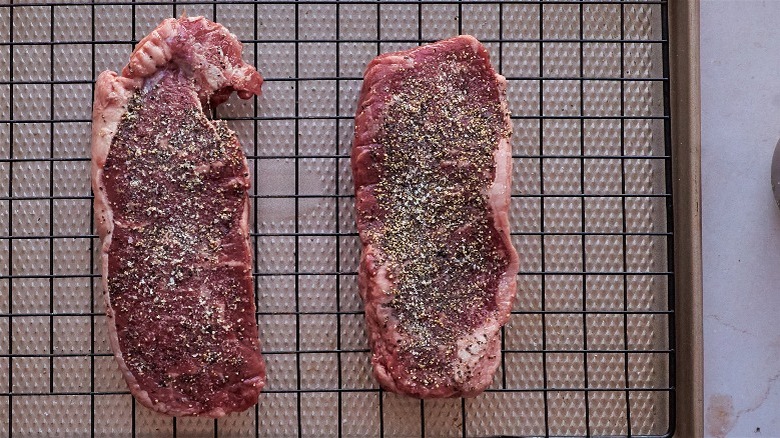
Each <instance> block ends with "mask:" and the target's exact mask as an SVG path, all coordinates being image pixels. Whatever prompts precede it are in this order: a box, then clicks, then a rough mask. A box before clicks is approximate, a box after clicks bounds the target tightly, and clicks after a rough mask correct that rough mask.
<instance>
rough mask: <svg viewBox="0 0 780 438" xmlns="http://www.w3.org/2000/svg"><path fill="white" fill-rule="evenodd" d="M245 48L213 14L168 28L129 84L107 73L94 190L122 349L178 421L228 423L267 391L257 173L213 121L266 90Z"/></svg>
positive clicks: (97, 113)
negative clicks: (215, 108) (251, 195)
mask: <svg viewBox="0 0 780 438" xmlns="http://www.w3.org/2000/svg"><path fill="white" fill-rule="evenodd" d="M261 85H262V78H261V77H260V74H259V73H258V72H257V71H256V70H255V69H254V68H253V67H251V66H249V65H247V64H245V63H244V62H243V61H242V60H241V43H240V42H239V41H238V40H237V39H236V38H235V37H234V36H233V35H232V34H230V33H229V32H228V31H227V30H226V29H225V28H224V27H222V26H221V25H219V24H216V23H212V22H210V21H208V20H206V19H205V18H203V17H196V18H187V17H183V18H180V19H178V20H176V19H168V20H165V21H164V22H163V23H162V24H161V25H160V26H159V27H158V28H157V29H155V30H154V31H153V32H152V33H151V34H150V35H149V36H147V37H146V38H144V39H143V40H142V41H141V42H140V43H139V44H138V46H137V47H136V49H135V51H134V52H133V54H132V56H131V59H130V63H129V64H128V66H127V67H125V69H124V71H123V73H122V75H121V76H119V75H117V74H116V73H114V72H110V71H107V72H103V73H102V74H101V75H100V77H99V78H98V81H97V84H96V88H95V104H94V108H93V116H92V122H93V125H92V187H93V191H94V194H95V217H96V219H97V228H98V232H99V234H100V237H101V267H102V273H103V288H104V294H105V295H104V296H105V302H106V316H107V318H108V325H109V334H110V342H111V347H112V349H113V351H114V356H115V357H116V360H117V362H118V363H119V368H120V369H121V371H122V374H123V375H124V378H125V380H126V381H127V384H128V386H129V388H130V391H131V392H132V393H133V395H134V396H135V398H136V399H137V400H138V401H139V402H140V403H141V404H143V405H144V406H146V407H148V408H150V409H153V410H155V411H157V412H160V413H164V414H168V415H176V416H180V415H199V416H206V417H221V416H223V415H225V414H227V413H230V412H236V411H242V410H244V409H246V408H248V407H250V406H252V405H254V404H255V403H256V402H257V397H258V394H259V393H260V391H261V389H262V387H263V385H264V383H265V364H264V362H263V358H262V356H261V355H260V343H259V340H258V331H257V323H256V320H255V299H254V288H253V282H252V272H251V270H252V265H251V257H252V256H251V248H250V246H249V227H248V220H249V205H248V199H247V190H248V188H249V172H248V168H247V162H246V157H245V156H244V153H243V151H242V149H241V145H240V144H239V143H238V139H237V138H236V136H235V134H234V133H233V132H232V131H231V130H230V129H228V127H227V125H226V124H225V123H224V122H222V121H212V120H209V119H208V118H207V117H206V115H205V114H204V105H206V104H211V105H216V104H218V103H220V102H222V101H224V100H225V99H227V97H228V96H229V94H230V92H231V91H233V90H236V91H238V92H239V95H240V96H241V97H244V98H248V97H250V96H252V95H255V94H259V93H260V87H261Z"/></svg>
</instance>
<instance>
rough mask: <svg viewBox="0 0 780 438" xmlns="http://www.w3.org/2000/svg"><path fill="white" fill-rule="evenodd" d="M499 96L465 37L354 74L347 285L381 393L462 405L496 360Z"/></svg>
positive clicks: (502, 231)
mask: <svg viewBox="0 0 780 438" xmlns="http://www.w3.org/2000/svg"><path fill="white" fill-rule="evenodd" d="M505 94H506V80H505V79H504V78H503V77H502V76H500V75H498V74H496V72H495V70H494V69H493V67H492V66H491V64H490V59H489V55H488V53H487V50H486V49H485V48H484V47H483V46H482V44H480V43H479V41H477V40H476V39H475V38H473V37H471V36H468V35H463V36H459V37H456V38H452V39H449V40H444V41H439V42H437V43H434V44H429V45H425V46H421V47H418V48H414V49H411V50H407V51H402V52H397V53H390V54H384V55H380V56H378V57H376V58H375V59H374V60H373V61H371V63H370V64H369V65H368V67H367V68H366V72H365V76H364V82H363V87H362V90H361V93H360V99H359V103H358V109H357V114H356V117H355V139H354V144H353V148H352V156H351V160H352V172H353V177H354V182H355V196H356V215H357V227H358V232H359V235H360V241H361V243H362V254H361V259H360V266H359V269H358V284H359V290H360V294H361V297H362V299H363V302H364V306H365V316H366V323H367V327H368V335H369V343H370V346H371V351H372V364H373V370H374V375H375V377H376V379H377V380H378V381H379V383H380V385H381V386H382V387H383V388H384V389H386V390H389V391H393V392H396V393H401V394H406V395H410V396H413V397H419V398H437V397H458V396H463V397H471V396H475V395H477V394H479V393H481V392H482V391H483V390H484V389H485V388H486V387H487V386H488V385H489V384H490V382H491V381H492V379H493V374H494V372H495V370H496V368H497V366H498V364H499V362H500V328H501V326H502V325H503V324H505V323H506V321H507V319H508V318H509V314H510V310H511V308H512V305H513V302H514V297H515V288H516V275H517V272H518V267H519V261H518V256H517V252H516V251H515V249H514V247H513V246H512V242H511V240H510V235H509V221H508V210H509V199H510V180H511V167H512V156H511V147H510V144H509V137H510V136H511V131H512V125H511V120H510V117H509V110H508V107H507V102H506V97H505Z"/></svg>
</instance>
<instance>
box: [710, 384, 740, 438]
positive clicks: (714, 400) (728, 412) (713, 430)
mask: <svg viewBox="0 0 780 438" xmlns="http://www.w3.org/2000/svg"><path fill="white" fill-rule="evenodd" d="M735 421H736V416H735V414H734V401H733V400H732V398H731V396H730V395H726V394H713V395H712V396H710V402H709V404H708V406H707V432H708V433H709V434H711V435H712V436H714V437H716V438H723V437H725V436H726V435H727V434H728V433H729V432H730V431H731V429H732V428H733V427H734V423H735Z"/></svg>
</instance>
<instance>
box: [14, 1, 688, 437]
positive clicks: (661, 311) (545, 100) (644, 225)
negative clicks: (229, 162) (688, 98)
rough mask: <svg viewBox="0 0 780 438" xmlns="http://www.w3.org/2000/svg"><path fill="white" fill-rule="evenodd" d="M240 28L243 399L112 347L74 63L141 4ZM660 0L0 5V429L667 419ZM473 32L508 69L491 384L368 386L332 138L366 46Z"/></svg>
mask: <svg viewBox="0 0 780 438" xmlns="http://www.w3.org/2000/svg"><path fill="white" fill-rule="evenodd" d="M185 12H186V13H187V14H188V15H191V16H194V15H205V16H206V17H208V18H210V19H213V20H217V21H219V22H221V23H223V24H224V25H225V26H227V27H228V28H229V29H230V30H231V31H232V32H233V33H235V34H236V35H237V36H238V37H239V38H240V39H241V40H243V41H244V42H245V57H246V59H248V60H249V61H251V62H254V64H255V65H257V66H258V68H259V70H260V71H261V72H262V73H263V75H264V76H265V77H266V81H267V82H266V84H265V86H264V95H263V96H262V97H260V98H255V99H254V100H250V101H246V102H243V101H239V100H238V99H233V100H231V101H229V102H228V104H226V105H224V106H223V107H221V108H220V109H219V110H218V112H217V114H216V115H217V116H218V117H221V118H224V119H227V120H228V121H229V124H230V126H231V127H232V128H233V129H234V130H235V131H236V133H237V135H238V137H239V139H240V141H241V142H242V144H243V146H244V147H245V150H246V152H247V155H248V157H249V161H250V168H251V171H252V175H253V189H252V193H251V198H250V199H251V205H252V217H253V228H252V233H251V234H252V240H253V243H254V248H255V249H256V254H255V258H254V271H255V280H256V296H257V308H258V312H257V318H258V324H259V327H260V336H261V339H262V341H263V347H264V354H265V357H266V359H267V362H268V375H269V380H268V385H267V388H266V390H265V391H264V393H263V394H262V395H261V397H260V400H259V404H258V406H257V407H256V408H255V409H253V410H249V411H247V412H245V413H242V414H238V415H233V416H230V417H228V418H225V419H221V420H218V421H215V420H206V419H193V418H180V419H171V418H166V417H162V416H158V415H156V414H153V413H151V412H149V411H147V410H146V409H145V408H143V407H141V406H140V405H136V403H135V402H134V401H133V399H132V397H131V396H130V395H129V393H128V391H127V388H126V386H125V385H124V382H123V381H122V379H121V376H120V373H119V372H118V370H117V367H116V365H115V363H114V360H113V357H112V356H111V353H110V348H109V346H108V342H107V334H106V321H105V315H104V309H103V304H102V299H101V293H102V292H101V290H100V287H101V286H100V281H99V273H98V270H97V266H96V260H97V257H96V249H97V247H98V244H97V243H98V239H97V237H96V234H95V230H94V218H93V216H92V210H91V203H92V196H91V191H90V187H89V170H88V169H89V159H88V156H89V143H90V140H89V136H90V111H91V100H92V92H93V84H94V79H95V78H96V77H97V75H98V74H99V73H100V71H102V70H105V69H112V70H117V69H120V68H121V67H122V66H123V65H124V63H125V62H126V61H127V58H128V55H129V53H130V51H131V49H132V47H133V45H134V44H135V42H136V41H137V40H138V39H140V38H141V37H143V36H144V35H145V34H146V33H148V32H149V31H150V30H151V29H153V28H154V27H155V26H156V25H157V24H158V23H159V22H160V21H162V20H163V19H164V18H167V17H170V16H178V15H181V14H182V13H185ZM667 22H668V20H667V4H666V2H665V1H641V2H640V1H592V2H591V1H587V2H585V1H568V2H556V1H550V2H540V1H520V2H517V1H515V2H498V1H468V0H463V1H416V2H403V1H382V2H381V3H380V2H377V1H368V0H358V1H344V2H338V1H292V0H279V1H274V2H267V3H262V4H257V3H253V2H231V3H221V2H220V3H214V2H192V3H188V2H179V3H178V4H176V3H175V2H174V3H168V2H151V3H142V2H137V3H136V2H127V1H116V2H114V1H112V2H106V3H102V2H96V3H81V2H70V3H58V4H34V3H27V4H16V2H14V1H11V3H10V4H2V5H0V261H2V263H0V270H1V271H0V434H2V435H8V436H31V435H52V436H170V435H173V436H215V437H216V436H274V437H276V436H279V437H282V436H360V437H367V436H388V437H390V436H492V435H515V436H590V435H599V436H665V435H669V434H671V433H672V430H671V429H672V425H673V424H674V415H675V393H674V386H675V378H674V360H675V357H674V351H673V349H672V346H673V345H674V309H673V303H674V290H673V275H674V273H673V268H672V266H673V264H672V249H671V248H672V237H673V232H672V231H673V230H672V220H671V219H672V211H671V205H672V195H671V193H672V191H671V172H670V161H671V160H672V159H673V157H672V155H671V148H670V116H669V73H668V72H669V65H668V64H669V53H668V50H669V49H668V24H667ZM460 33H471V34H473V35H475V36H477V37H478V38H479V39H481V40H482V41H483V42H484V43H485V44H486V46H487V47H488V49H489V50H490V52H491V54H492V58H493V62H494V64H495V65H496V67H497V68H498V70H499V71H501V73H502V74H503V75H505V76H506V77H507V79H508V98H509V102H510V106H511V108H512V112H513V121H514V124H515V137H514V139H513V146H514V181H513V189H512V204H511V217H512V223H513V239H514V242H515V245H516V246H517V248H518V250H519V252H520V254H521V260H522V263H521V272H520V274H519V286H518V299H517V305H516V306H515V309H514V311H513V314H512V317H511V319H510V322H509V323H508V324H507V326H506V327H505V328H504V330H503V333H502V335H503V339H502V361H501V367H500V369H499V371H498V373H497V375H496V379H495V381H494V383H493V385H492V387H491V388H490V389H489V390H488V391H487V392H485V393H484V394H483V395H481V396H479V397H477V398H475V399H469V400H462V399H453V400H429V401H419V400H413V399H408V398H403V397H398V396H396V395H394V394H389V393H385V392H383V391H381V390H380V389H379V388H378V387H377V385H376V383H375V382H374V380H373V379H372V378H371V375H370V356H369V352H368V348H367V341H366V337H365V334H364V327H363V317H362V313H361V304H360V300H359V298H358V294H357V285H356V275H355V271H356V265H357V260H358V240H357V234H356V232H355V226H354V216H353V205H352V204H353V198H352V181H351V176H350V171H349V165H348V162H349V148H350V143H351V135H352V129H353V125H352V123H353V120H352V116H353V114H354V109H355V102H356V98H357V93H358V90H359V86H360V81H361V76H362V70H363V68H364V66H365V65H366V63H367V62H368V61H369V60H370V59H371V58H372V57H373V56H375V55H377V54H378V53H380V52H385V51H391V50H398V49H405V48H409V47H412V46H415V45H417V44H419V43H423V42H428V41H433V40H437V39H440V38H444V37H449V36H453V35H455V34H460Z"/></svg>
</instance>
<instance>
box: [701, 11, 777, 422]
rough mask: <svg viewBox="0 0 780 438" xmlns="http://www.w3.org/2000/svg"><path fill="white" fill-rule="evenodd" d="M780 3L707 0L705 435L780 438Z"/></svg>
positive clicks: (704, 64) (704, 74) (704, 94)
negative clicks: (777, 189) (778, 180)
mask: <svg viewBox="0 0 780 438" xmlns="http://www.w3.org/2000/svg"><path fill="white" fill-rule="evenodd" d="M778 17H780V1H771V0H769V1H757V0H755V1H754V0H703V1H702V10H701V27H702V29H701V36H702V43H701V70H702V135H703V142H702V143H703V144H702V174H703V177H702V190H703V195H702V197H703V199H702V208H703V262H704V362H705V367H704V370H705V371H704V388H705V390H704V392H705V394H704V401H705V425H706V433H707V436H712V437H725V436H728V437H757V436H762V437H780V210H778V208H777V207H776V205H775V203H774V199H773V197H772V191H771V186H770V183H769V174H770V160H771V158H772V152H773V150H774V147H775V144H776V143H777V140H778V139H779V138H780V19H779V18H778Z"/></svg>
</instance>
